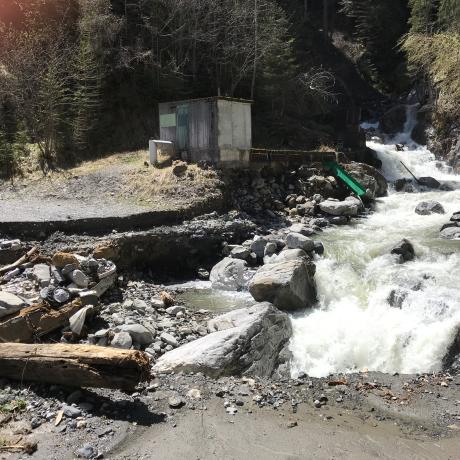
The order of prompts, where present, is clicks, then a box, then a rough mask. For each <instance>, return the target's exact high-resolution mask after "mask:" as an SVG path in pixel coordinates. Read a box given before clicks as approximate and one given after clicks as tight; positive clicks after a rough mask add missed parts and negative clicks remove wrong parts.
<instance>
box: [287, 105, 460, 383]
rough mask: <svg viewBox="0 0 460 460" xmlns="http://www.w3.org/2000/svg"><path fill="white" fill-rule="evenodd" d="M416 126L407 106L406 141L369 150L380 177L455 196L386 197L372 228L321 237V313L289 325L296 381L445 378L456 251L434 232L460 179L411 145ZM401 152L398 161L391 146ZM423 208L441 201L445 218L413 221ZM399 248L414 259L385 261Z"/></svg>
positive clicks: (459, 289)
mask: <svg viewBox="0 0 460 460" xmlns="http://www.w3.org/2000/svg"><path fill="white" fill-rule="evenodd" d="M414 124H415V109H414V107H413V106H409V107H408V116H407V121H406V124H405V127H404V131H403V132H402V133H400V134H398V135H397V136H395V137H394V138H393V139H387V140H386V141H385V142H384V143H379V142H376V141H371V142H368V146H369V147H370V148H371V149H374V150H375V151H376V152H377V154H378V156H379V158H380V159H381V161H382V165H383V166H382V172H383V174H384V175H385V176H386V178H387V179H388V180H389V181H394V180H396V179H399V178H402V177H408V178H410V176H409V174H408V173H407V171H406V170H405V169H404V167H403V166H402V165H401V163H400V162H401V161H403V162H404V163H405V164H406V165H407V166H408V167H409V168H410V169H411V170H412V171H413V172H414V174H415V175H416V176H431V177H434V178H436V179H437V180H439V181H449V182H450V188H453V190H452V191H440V190H436V191H426V190H425V191H423V190H418V189H417V187H415V190H416V193H404V192H395V191H394V190H390V193H389V196H388V197H385V198H382V199H379V201H378V203H377V206H376V211H375V212H374V213H373V214H371V215H370V216H369V217H368V218H366V219H363V220H360V221H359V222H357V223H354V224H352V225H350V226H348V227H340V228H331V229H327V230H326V231H325V232H324V234H322V236H321V239H322V241H323V242H324V245H325V247H326V252H325V254H324V256H322V257H318V258H317V260H316V264H317V274H316V281H317V285H318V299H319V302H318V305H317V306H316V307H315V308H314V309H312V310H309V311H307V312H303V313H301V314H297V315H294V316H293V317H292V324H293V330H294V334H293V338H292V340H291V343H290V349H291V351H292V354H293V360H292V373H293V376H296V375H297V373H298V372H300V371H304V372H306V373H308V374H309V375H311V376H314V377H323V376H326V375H328V374H330V373H337V372H355V371H361V370H364V369H367V370H370V371H382V372H390V373H392V372H400V373H416V372H428V371H438V370H440V369H441V362H442V359H443V357H444V356H445V354H446V352H447V350H448V348H449V346H450V345H451V344H452V342H453V340H454V338H455V335H456V334H457V331H458V327H459V326H460V283H459V279H460V241H447V240H441V239H440V238H439V229H440V227H441V226H442V225H443V224H444V223H446V222H447V221H448V220H449V217H450V215H451V214H452V213H454V212H457V211H460V180H459V179H460V178H459V176H455V175H453V174H452V173H451V172H450V171H449V168H448V167H447V166H446V165H445V164H443V163H441V162H439V161H436V159H435V157H434V155H433V154H432V153H431V152H430V151H429V150H428V149H427V148H426V147H425V146H421V145H418V144H416V143H415V142H414V141H413V140H412V139H411V137H410V133H411V131H412V129H413V127H414ZM369 126H372V125H369ZM401 143H402V144H404V150H403V151H399V150H398V149H397V148H396V146H395V144H401ZM417 191H418V192H417ZM428 199H430V200H436V201H439V202H440V203H441V204H442V205H443V206H444V209H445V210H446V214H444V215H441V214H433V215H429V216H420V215H418V214H416V213H415V212H414V209H415V207H416V205H417V203H419V202H420V201H424V200H428ZM402 238H407V239H409V240H410V241H411V242H412V243H413V245H414V247H415V252H416V258H415V260H414V261H411V262H406V263H405V264H398V263H397V261H396V258H395V256H393V255H391V254H390V251H391V249H392V247H394V246H395V245H396V244H397V243H398V242H399V241H400V240H401V239H402Z"/></svg>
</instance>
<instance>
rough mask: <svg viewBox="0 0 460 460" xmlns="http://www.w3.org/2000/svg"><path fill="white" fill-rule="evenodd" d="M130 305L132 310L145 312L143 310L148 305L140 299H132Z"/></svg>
mask: <svg viewBox="0 0 460 460" xmlns="http://www.w3.org/2000/svg"><path fill="white" fill-rule="evenodd" d="M132 307H133V309H134V310H137V311H139V312H141V313H145V311H146V310H147V308H148V305H147V302H145V301H144V300H142V299H134V300H133V305H132Z"/></svg>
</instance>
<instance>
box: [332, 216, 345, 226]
mask: <svg viewBox="0 0 460 460" xmlns="http://www.w3.org/2000/svg"><path fill="white" fill-rule="evenodd" d="M330 223H331V224H332V225H346V224H348V218H347V217H346V216H335V217H332V218H331V219H330Z"/></svg>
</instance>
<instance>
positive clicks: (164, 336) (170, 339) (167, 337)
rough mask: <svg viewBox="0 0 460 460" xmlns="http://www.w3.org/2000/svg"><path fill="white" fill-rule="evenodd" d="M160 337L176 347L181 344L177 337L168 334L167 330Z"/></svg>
mask: <svg viewBox="0 0 460 460" xmlns="http://www.w3.org/2000/svg"><path fill="white" fill-rule="evenodd" d="M160 339H161V340H163V342H165V343H167V344H168V345H171V346H172V347H174V348H176V347H178V346H179V342H178V341H177V339H176V338H175V337H174V336H173V335H171V334H168V333H167V332H163V333H162V334H161V335H160Z"/></svg>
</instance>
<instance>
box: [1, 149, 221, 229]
mask: <svg viewBox="0 0 460 460" xmlns="http://www.w3.org/2000/svg"><path fill="white" fill-rule="evenodd" d="M146 158H147V154H146V152H134V153H126V154H117V155H112V156H111V157H107V158H104V159H101V160H96V161H93V162H87V163H84V164H82V165H80V166H78V167H75V168H71V169H68V170H61V171H57V172H53V173H50V174H48V175H47V176H43V175H41V174H38V173H35V175H32V176H28V177H24V178H22V179H18V180H17V181H16V182H15V183H14V184H11V183H10V182H0V222H46V221H67V220H75V219H88V218H105V217H124V216H129V215H136V214H140V213H145V212H150V211H169V210H176V209H177V210H181V209H185V208H189V207H191V206H194V204H195V203H200V202H202V201H203V199H204V198H205V197H209V196H211V197H212V196H213V194H215V195H216V196H218V195H220V190H219V189H218V188H219V181H218V178H217V175H216V174H215V172H213V171H205V170H201V169H200V168H197V167H196V166H189V167H188V169H187V171H186V173H184V174H183V175H182V176H180V177H179V176H175V175H174V174H173V172H172V168H165V169H156V168H154V167H152V166H150V167H149V166H146V165H145V164H144V162H145V160H146Z"/></svg>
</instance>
